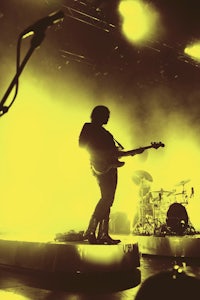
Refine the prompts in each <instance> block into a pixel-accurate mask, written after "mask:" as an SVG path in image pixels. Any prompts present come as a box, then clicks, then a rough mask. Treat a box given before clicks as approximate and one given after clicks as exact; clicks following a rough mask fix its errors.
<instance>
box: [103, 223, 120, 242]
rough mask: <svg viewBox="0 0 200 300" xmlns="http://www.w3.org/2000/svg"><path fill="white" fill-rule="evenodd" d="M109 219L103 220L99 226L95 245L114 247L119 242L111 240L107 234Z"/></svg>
mask: <svg viewBox="0 0 200 300" xmlns="http://www.w3.org/2000/svg"><path fill="white" fill-rule="evenodd" d="M108 227H109V219H103V220H102V221H101V222H100V224H99V232H98V237H97V243H98V244H102V245H116V244H119V243H120V242H121V241H120V240H114V239H112V238H111V237H110V236H109V234H108Z"/></svg>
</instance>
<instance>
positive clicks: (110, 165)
mask: <svg viewBox="0 0 200 300" xmlns="http://www.w3.org/2000/svg"><path fill="white" fill-rule="evenodd" d="M109 117H110V111H109V109H108V108H107V107H106V106H103V105H99V106H96V107H95V108H94V109H93V111H92V113H91V123H85V124H84V126H83V128H82V131H81V133H80V136H79V146H80V147H84V148H85V149H86V150H88V151H89V153H90V163H91V169H92V173H93V175H94V176H95V177H96V179H97V182H98V184H99V187H100V192H101V199H100V200H99V202H98V203H97V205H96V207H95V209H94V212H93V214H92V217H91V219H90V222H89V226H88V229H87V230H86V232H85V233H84V239H87V240H88V241H89V243H90V244H109V245H112V244H118V243H120V240H114V239H112V238H111V237H110V235H109V233H108V232H109V216H110V210H111V206H112V205H113V201H114V197H115V191H116V187H117V179H118V172H117V167H120V166H122V165H123V164H124V163H123V162H120V161H119V160H118V159H117V156H115V154H117V153H118V151H120V150H121V149H123V147H122V146H121V145H120V143H118V142H117V141H116V140H115V139H114V138H113V136H112V134H111V133H110V132H109V131H107V130H106V129H105V128H104V127H103V125H105V124H107V122H108V120H109ZM98 225H99V230H98V235H97V236H96V230H97V227H98Z"/></svg>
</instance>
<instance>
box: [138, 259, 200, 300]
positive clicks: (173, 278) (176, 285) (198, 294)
mask: <svg viewBox="0 0 200 300" xmlns="http://www.w3.org/2000/svg"><path fill="white" fill-rule="evenodd" d="M150 299H154V300H160V299H162V300H169V299H170V300H178V299H182V300H188V299H200V280H199V279H198V278H196V277H194V276H191V275H189V274H187V273H186V272H185V271H184V269H182V268H181V267H180V266H178V265H175V266H174V268H173V269H172V270H167V271H162V272H159V273H157V274H155V275H152V276H150V277H149V278H147V279H146V280H145V281H144V282H143V283H142V285H141V287H140V289H139V290H138V292H137V294H136V297H135V300H150Z"/></svg>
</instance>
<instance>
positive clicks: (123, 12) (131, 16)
mask: <svg viewBox="0 0 200 300" xmlns="http://www.w3.org/2000/svg"><path fill="white" fill-rule="evenodd" d="M118 12H119V14H120V16H121V18H122V32H123V34H124V36H125V37H126V38H127V39H128V40H129V41H130V42H132V43H141V42H143V41H145V40H147V39H149V38H150V37H151V36H152V35H154V34H155V32H156V24H157V22H158V13H157V12H156V10H155V9H154V8H153V7H152V6H150V5H149V4H147V3H144V2H142V1H138V0H122V1H121V2H120V3H119V6H118Z"/></svg>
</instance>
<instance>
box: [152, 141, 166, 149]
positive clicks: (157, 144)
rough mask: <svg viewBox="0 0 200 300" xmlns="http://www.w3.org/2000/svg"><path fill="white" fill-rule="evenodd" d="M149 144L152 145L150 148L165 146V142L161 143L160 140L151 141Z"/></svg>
mask: <svg viewBox="0 0 200 300" xmlns="http://www.w3.org/2000/svg"><path fill="white" fill-rule="evenodd" d="M151 146H152V148H154V149H158V148H160V147H165V144H163V143H161V142H159V143H156V142H153V143H151Z"/></svg>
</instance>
